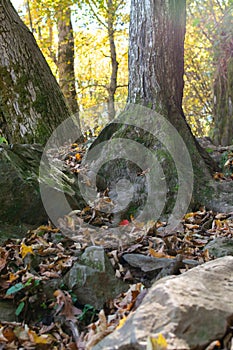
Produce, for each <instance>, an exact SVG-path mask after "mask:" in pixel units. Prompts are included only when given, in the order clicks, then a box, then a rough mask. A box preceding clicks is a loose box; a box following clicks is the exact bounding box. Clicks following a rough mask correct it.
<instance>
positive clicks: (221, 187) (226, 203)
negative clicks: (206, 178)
mask: <svg viewBox="0 0 233 350" xmlns="http://www.w3.org/2000/svg"><path fill="white" fill-rule="evenodd" d="M214 186H215V189H214V192H215V195H214V196H213V199H212V200H211V201H210V202H209V203H206V207H207V208H210V209H211V210H213V211H216V212H220V213H230V212H233V181H229V182H227V181H223V182H217V181H215V184H214Z"/></svg>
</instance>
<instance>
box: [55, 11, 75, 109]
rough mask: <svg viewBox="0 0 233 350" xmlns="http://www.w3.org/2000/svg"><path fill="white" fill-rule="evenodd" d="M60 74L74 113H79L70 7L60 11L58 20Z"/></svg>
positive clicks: (62, 86) (63, 90)
mask: <svg viewBox="0 0 233 350" xmlns="http://www.w3.org/2000/svg"><path fill="white" fill-rule="evenodd" d="M57 28H58V62H57V63H58V64H57V66H58V74H59V85H60V87H61V90H62V92H63V94H64V96H65V98H66V101H67V103H68V105H69V107H70V110H71V111H72V113H74V114H78V112H79V108H78V102H77V93H76V87H75V72H74V35H73V27H72V22H71V10H70V7H68V8H66V9H63V10H61V11H59V14H58V21H57Z"/></svg>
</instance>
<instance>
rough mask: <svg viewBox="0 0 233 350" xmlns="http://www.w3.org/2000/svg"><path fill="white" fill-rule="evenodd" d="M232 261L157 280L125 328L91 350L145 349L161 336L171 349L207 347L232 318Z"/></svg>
mask: <svg viewBox="0 0 233 350" xmlns="http://www.w3.org/2000/svg"><path fill="white" fill-rule="evenodd" d="M232 293H233V257H229V256H227V257H224V258H220V259H217V260H214V261H210V262H208V263H205V264H203V265H201V266H198V267H195V268H193V269H191V270H189V271H187V272H186V273H184V274H182V275H180V276H176V277H166V278H162V279H160V280H159V281H158V282H156V283H155V284H154V285H153V286H152V287H151V289H150V290H149V292H148V294H147V295H146V297H145V298H144V300H143V302H142V304H141V305H140V306H139V308H138V309H137V310H136V311H135V312H134V313H132V314H131V315H130V316H129V318H128V320H127V321H126V322H125V324H124V325H123V326H122V327H121V328H120V329H118V330H116V331H114V332H113V333H112V334H111V335H109V336H107V337H106V338H105V339H103V340H102V341H101V342H100V343H98V344H97V345H96V346H94V347H93V350H102V349H104V350H127V349H131V350H134V349H137V350H138V349H139V350H145V349H146V343H147V339H148V336H151V337H157V336H158V335H159V334H161V333H162V334H163V336H164V337H165V338H166V341H167V344H168V349H169V350H172V349H174V350H175V349H176V350H181V349H182V350H183V349H185V350H189V349H204V348H205V347H206V346H207V345H208V344H209V343H210V342H211V341H213V340H216V339H220V338H221V337H223V336H224V334H225V332H226V328H227V325H228V322H230V319H231V318H232V314H233V299H232Z"/></svg>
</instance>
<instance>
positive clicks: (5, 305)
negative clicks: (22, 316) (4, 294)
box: [0, 300, 16, 322]
mask: <svg viewBox="0 0 233 350" xmlns="http://www.w3.org/2000/svg"><path fill="white" fill-rule="evenodd" d="M15 310H16V309H15V306H14V305H13V302H9V301H5V300H1V301H0V322H3V321H5V322H15V321H16V316H15Z"/></svg>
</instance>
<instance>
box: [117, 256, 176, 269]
mask: <svg viewBox="0 0 233 350" xmlns="http://www.w3.org/2000/svg"><path fill="white" fill-rule="evenodd" d="M123 258H124V260H125V261H126V262H127V263H128V264H130V265H131V266H134V267H139V268H140V269H141V270H142V271H145V272H148V271H155V270H160V269H163V268H167V267H168V266H169V265H170V264H171V263H172V262H174V259H172V258H154V257H151V256H147V255H143V254H124V255H123Z"/></svg>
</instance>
